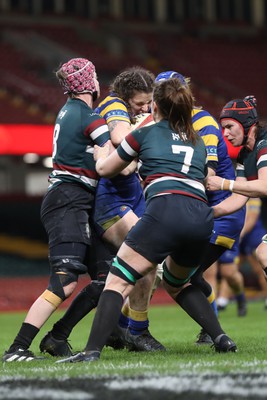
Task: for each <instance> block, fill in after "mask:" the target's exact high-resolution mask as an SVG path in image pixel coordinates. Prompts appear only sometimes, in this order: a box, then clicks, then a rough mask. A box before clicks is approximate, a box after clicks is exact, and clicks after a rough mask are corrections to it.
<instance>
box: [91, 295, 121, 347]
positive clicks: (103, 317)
mask: <svg viewBox="0 0 267 400" xmlns="http://www.w3.org/2000/svg"><path fill="white" fill-rule="evenodd" d="M122 304H123V297H122V295H121V294H120V293H118V292H115V291H114V290H104V292H103V293H102V294H101V296H100V299H99V303H98V306H97V311H96V314H95V318H94V321H93V325H92V329H91V332H90V336H89V339H88V342H87V345H86V347H85V351H91V350H96V351H101V350H102V349H103V347H104V346H105V344H106V341H107V339H108V338H109V336H110V334H111V333H112V332H113V330H114V328H115V327H116V325H117V324H118V322H119V318H120V313H121V308H122Z"/></svg>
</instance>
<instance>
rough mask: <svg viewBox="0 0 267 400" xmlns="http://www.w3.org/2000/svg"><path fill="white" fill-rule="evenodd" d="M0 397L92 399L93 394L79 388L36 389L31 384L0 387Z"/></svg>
mask: <svg viewBox="0 0 267 400" xmlns="http://www.w3.org/2000/svg"><path fill="white" fill-rule="evenodd" d="M0 399H1V400H8V399H16V400H25V399H34V400H38V399H40V400H44V399H49V400H59V399H60V400H73V399H75V400H91V399H94V396H93V395H91V394H89V393H86V392H82V391H80V390H78V391H77V390H74V391H69V392H67V391H64V390H61V389H49V388H47V389H36V388H33V387H31V386H28V387H24V388H23V387H19V388H14V387H2V388H0Z"/></svg>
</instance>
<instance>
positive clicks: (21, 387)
mask: <svg viewBox="0 0 267 400" xmlns="http://www.w3.org/2000/svg"><path fill="white" fill-rule="evenodd" d="M62 312H63V311H58V312H56V313H55V314H54V315H53V316H52V317H51V319H49V321H48V322H47V323H46V325H45V326H44V327H43V328H42V329H41V331H40V333H39V334H38V335H37V337H36V339H35V341H34V343H33V345H32V347H31V350H32V351H34V352H35V353H36V354H39V342H40V340H41V339H42V337H43V336H44V334H45V333H46V332H47V331H48V330H50V329H51V327H52V325H53V323H54V322H55V321H56V320H57V319H58V318H59V317H60V316H61V315H62ZM24 316H25V313H3V314H0V326H1V334H0V335H1V340H0V352H1V354H3V352H4V350H5V349H7V348H8V347H9V345H10V343H11V342H12V340H13V338H14V336H15V335H16V334H17V331H18V329H19V327H20V325H21V323H22V321H23V319H24ZM93 316H94V313H91V315H90V314H89V315H88V316H87V317H86V318H84V320H82V321H81V322H80V324H79V325H78V326H77V327H75V328H74V330H73V332H72V335H71V337H70V342H71V345H72V347H73V351H79V350H82V349H83V348H84V346H85V344H86V342H87V338H88V334H89V331H90V327H91V323H92V318H93ZM149 317H150V331H151V333H152V334H153V335H154V336H155V337H156V338H157V339H158V340H160V341H161V342H162V344H164V345H165V347H166V348H167V352H164V353H162V352H158V353H135V352H129V351H128V350H119V351H115V350H113V349H110V348H104V350H103V352H102V355H101V360H100V361H99V362H95V363H76V364H55V360H56V359H55V358H53V357H51V356H47V358H46V359H45V360H43V361H38V362H30V363H3V364H2V368H1V372H0V399H11V398H12V399H13V398H14V399H15V398H16V399H24V398H25V399H26V398H32V399H35V398H36V399H38V398H42V399H58V398H60V399H61V400H65V399H77V400H78V399H98V398H99V399H103V400H104V399H109V398H110V399H114V398H116V400H119V399H120V398H121V399H143V398H146V399H150V398H152V397H153V399H154V400H156V399H162V398H163V397H165V398H166V399H172V398H175V399H176V400H177V399H182V398H186V399H187V400H189V399H191V398H192V399H195V398H196V396H197V397H198V399H200V400H202V398H203V399H204V398H205V399H207V398H208V399H209V400H213V399H220V400H223V399H225V400H232V399H256V398H259V399H261V398H262V399H266V397H267V395H266V393H267V340H266V336H267V335H266V318H267V311H265V310H264V309H263V303H262V302H250V303H249V305H248V314H247V316H246V317H237V310H236V305H235V304H230V305H229V306H228V308H227V310H226V311H223V312H221V313H220V322H221V324H222V327H223V329H224V330H225V332H226V333H227V334H228V335H229V336H230V337H231V338H232V339H233V340H234V341H235V342H236V344H237V346H238V352H237V353H229V354H218V353H215V352H214V349H212V348H210V347H209V346H197V345H196V344H195V340H196V336H197V334H198V333H199V327H198V325H197V324H196V323H195V322H194V321H193V320H191V319H190V317H189V316H188V315H187V314H185V313H184V311H183V310H181V309H180V308H179V307H178V306H176V305H168V306H152V307H151V308H150V311H149ZM16 390H17V392H16ZM45 393H47V394H45ZM9 395H12V396H13V397H8V396H9ZM207 395H208V396H207ZM21 396H24V397H21ZM46 396H47V397H46ZM172 396H173V397H172ZM183 396H185V397H183ZM202 396H203V397H202Z"/></svg>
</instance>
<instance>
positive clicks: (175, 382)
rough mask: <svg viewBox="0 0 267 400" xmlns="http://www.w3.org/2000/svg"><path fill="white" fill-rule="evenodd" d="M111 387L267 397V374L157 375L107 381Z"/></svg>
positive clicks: (178, 392) (116, 388)
mask: <svg viewBox="0 0 267 400" xmlns="http://www.w3.org/2000/svg"><path fill="white" fill-rule="evenodd" d="M105 385H106V387H107V388H108V389H110V390H126V389H128V390H129V389H153V390H167V391H170V392H174V393H177V394H181V393H189V392H191V393H192V392H198V393H208V394H214V395H231V396H232V398H234V397H233V396H242V398H244V399H245V398H248V397H249V398H255V397H256V396H257V397H258V398H264V399H266V393H267V376H266V375H262V376H253V375H252V376H251V375H240V376H239V375H227V376H223V375H213V376H208V375H189V376H182V375H179V377H167V376H163V377H157V378H156V377H155V378H145V379H124V380H123V381H121V380H116V381H115V380H114V381H112V382H107V383H105Z"/></svg>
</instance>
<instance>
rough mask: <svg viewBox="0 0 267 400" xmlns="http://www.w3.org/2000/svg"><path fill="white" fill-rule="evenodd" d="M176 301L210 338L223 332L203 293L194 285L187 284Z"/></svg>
mask: <svg viewBox="0 0 267 400" xmlns="http://www.w3.org/2000/svg"><path fill="white" fill-rule="evenodd" d="M176 302H177V303H178V304H179V305H180V306H181V307H182V308H183V309H184V310H185V312H186V313H187V314H188V315H190V317H191V318H193V319H194V320H195V321H196V322H197V323H198V324H199V325H200V326H201V327H202V328H203V329H204V330H205V332H207V333H208V334H209V335H210V336H211V338H212V339H213V340H214V339H215V338H216V337H217V336H219V335H221V334H223V333H224V331H223V330H222V328H221V326H220V323H219V321H218V319H217V317H216V315H215V313H214V311H213V309H212V308H211V305H210V303H209V302H208V300H207V298H206V297H205V295H204V294H203V293H202V292H201V290H200V289H198V288H196V287H194V286H192V285H191V286H187V287H186V288H185V289H183V290H182V291H181V292H180V293H179V294H178V295H177V297H176Z"/></svg>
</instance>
